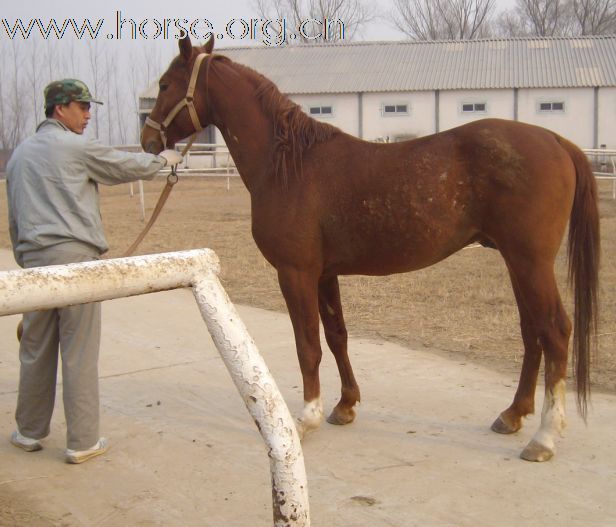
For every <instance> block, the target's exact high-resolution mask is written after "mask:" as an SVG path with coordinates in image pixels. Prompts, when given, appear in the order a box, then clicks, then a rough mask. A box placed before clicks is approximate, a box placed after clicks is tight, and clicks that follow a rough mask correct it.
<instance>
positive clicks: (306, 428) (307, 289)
mask: <svg viewBox="0 0 616 527" xmlns="http://www.w3.org/2000/svg"><path fill="white" fill-rule="evenodd" d="M278 282H279V284H280V290H281V291H282V294H283V296H284V299H285V302H286V304H287V308H288V310H289V316H290V318H291V323H292V324H293V332H294V333H295V345H296V347H297V356H298V359H299V366H300V369H301V371H302V379H303V383H304V410H303V412H302V415H301V416H300V417H299V418H298V422H297V431H298V433H299V435H300V437H304V436H305V435H306V433H308V432H310V431H311V430H315V429H317V428H318V427H319V426H320V425H321V423H322V421H323V405H322V403H321V387H320V381H319V365H320V363H321V355H322V352H321V343H320V339H319V310H318V296H317V295H318V289H317V287H318V286H317V283H318V278H317V277H315V276H313V275H312V274H311V273H308V272H302V271H298V270H296V269H294V268H286V269H279V270H278Z"/></svg>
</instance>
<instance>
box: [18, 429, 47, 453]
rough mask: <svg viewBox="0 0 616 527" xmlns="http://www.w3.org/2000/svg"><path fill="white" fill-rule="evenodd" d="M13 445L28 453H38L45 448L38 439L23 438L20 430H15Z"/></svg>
mask: <svg viewBox="0 0 616 527" xmlns="http://www.w3.org/2000/svg"><path fill="white" fill-rule="evenodd" d="M11 443H12V444H14V445H15V446H16V447H19V448H21V449H22V450H25V451H26V452H36V451H37V450H41V449H42V448H43V445H41V442H40V441H39V440H38V439H31V438H30V437H26V436H23V435H21V434H20V433H19V430H15V431H14V432H13V433H12V434H11Z"/></svg>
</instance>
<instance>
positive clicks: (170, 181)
mask: <svg viewBox="0 0 616 527" xmlns="http://www.w3.org/2000/svg"><path fill="white" fill-rule="evenodd" d="M196 137H197V133H196V132H195V133H194V134H192V135H191V136H190V138H189V139H188V143H186V146H185V147H184V148H183V149H182V154H181V155H182V157H184V156H185V155H186V153H187V152H188V151H189V150H190V147H191V146H192V145H193V143H194V142H195V138H196ZM176 167H177V165H172V166H171V174H169V175H168V176H167V184H166V185H165V187H164V188H163V190H162V192H161V193H160V196H159V198H158V201H157V202H156V206H155V207H154V210H153V211H152V216H150V220H149V221H148V223H147V224H146V226H145V227H144V228H143V230H142V231H141V232H140V233H139V236H137V238H136V239H135V241H134V242H133V243H132V245H131V246H130V247H129V248H128V249H126V252H125V253H124V255H123V256H125V257H126V256H131V255H132V254H133V253H134V252H135V250H136V249H137V247H139V244H140V243H141V242H142V241H143V239H144V238H145V237H146V235H147V234H148V232H150V229H151V228H152V225H154V223H155V222H156V220H157V219H158V216H159V215H160V212H161V211H162V210H163V207H164V205H165V203H166V202H167V198H168V197H169V194H171V190H172V189H173V186H174V185H175V184H176V183H177V182H178V181H179V179H180V178H179V176H178V173H177V172H176Z"/></svg>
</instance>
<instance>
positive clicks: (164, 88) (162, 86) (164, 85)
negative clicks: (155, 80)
mask: <svg viewBox="0 0 616 527" xmlns="http://www.w3.org/2000/svg"><path fill="white" fill-rule="evenodd" d="M168 87H169V85H168V84H162V83H161V84H159V85H158V91H165V90H166V89H167V88H168Z"/></svg>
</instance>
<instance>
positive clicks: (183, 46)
mask: <svg viewBox="0 0 616 527" xmlns="http://www.w3.org/2000/svg"><path fill="white" fill-rule="evenodd" d="M178 46H179V47H180V55H181V56H182V58H183V59H184V60H190V57H192V49H193V48H192V43H191V42H190V37H189V36H188V33H187V34H186V36H185V37H184V38H181V39H180V40H179V42H178Z"/></svg>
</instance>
